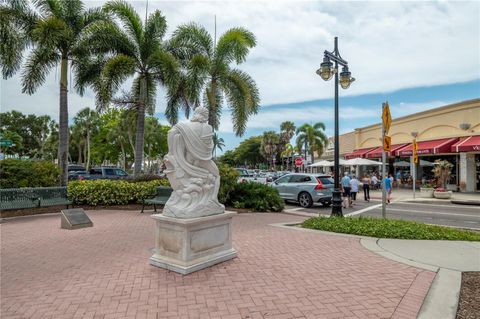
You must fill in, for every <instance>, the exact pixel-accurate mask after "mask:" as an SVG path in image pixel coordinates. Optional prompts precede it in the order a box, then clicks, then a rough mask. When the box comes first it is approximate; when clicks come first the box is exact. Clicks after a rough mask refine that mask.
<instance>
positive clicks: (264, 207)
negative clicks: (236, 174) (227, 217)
mask: <svg viewBox="0 0 480 319" xmlns="http://www.w3.org/2000/svg"><path fill="white" fill-rule="evenodd" d="M227 205H233V207H235V208H249V209H252V210H254V211H257V212H266V211H271V212H281V211H282V210H283V208H284V207H285V203H284V201H283V199H281V198H280V195H279V194H278V191H277V190H276V189H275V188H273V187H270V186H268V185H264V184H260V183H254V182H247V183H237V184H235V187H234V189H233V191H232V192H231V193H230V199H229V201H228V202H227Z"/></svg>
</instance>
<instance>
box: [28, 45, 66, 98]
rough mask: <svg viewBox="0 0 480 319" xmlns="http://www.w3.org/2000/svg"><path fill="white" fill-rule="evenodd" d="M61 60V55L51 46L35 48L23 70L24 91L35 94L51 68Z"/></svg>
mask: <svg viewBox="0 0 480 319" xmlns="http://www.w3.org/2000/svg"><path fill="white" fill-rule="evenodd" d="M59 61H60V55H59V54H57V53H56V52H55V50H52V48H49V47H43V46H40V47H37V48H35V49H34V50H33V51H32V53H31V54H30V56H29V57H28V59H27V62H26V63H25V67H24V69H23V72H22V92H23V93H28V94H33V93H34V92H35V91H36V89H37V88H38V87H39V86H40V85H42V84H43V82H45V78H46V77H47V75H48V74H49V73H50V70H51V69H52V68H53V67H54V66H55V64H56V63H58V62H59Z"/></svg>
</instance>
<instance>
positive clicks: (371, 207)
mask: <svg viewBox="0 0 480 319" xmlns="http://www.w3.org/2000/svg"><path fill="white" fill-rule="evenodd" d="M380 206H382V204H377V205H372V206H369V207H366V208H363V209H360V210H356V211H354V212H351V213H348V214H345V215H344V216H345V217H350V216H355V215H360V214H362V213H365V212H368V211H370V210H373V209H375V208H378V207H380Z"/></svg>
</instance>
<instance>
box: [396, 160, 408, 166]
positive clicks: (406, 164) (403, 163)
mask: <svg viewBox="0 0 480 319" xmlns="http://www.w3.org/2000/svg"><path fill="white" fill-rule="evenodd" d="M393 166H394V167H409V166H410V162H407V161H400V162H395V163H393Z"/></svg>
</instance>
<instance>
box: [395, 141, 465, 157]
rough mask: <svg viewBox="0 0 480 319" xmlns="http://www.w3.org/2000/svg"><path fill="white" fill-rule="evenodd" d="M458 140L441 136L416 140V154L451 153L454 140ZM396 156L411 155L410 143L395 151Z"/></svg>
mask: <svg viewBox="0 0 480 319" xmlns="http://www.w3.org/2000/svg"><path fill="white" fill-rule="evenodd" d="M456 141H458V138H457V137H455V138H442V139H439V140H432V141H423V142H418V154H419V155H425V154H440V153H451V147H452V145H453V144H455V142H456ZM396 155H397V156H411V155H413V148H412V144H408V145H407V146H405V147H403V148H401V149H399V150H398V151H397V154H396Z"/></svg>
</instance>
